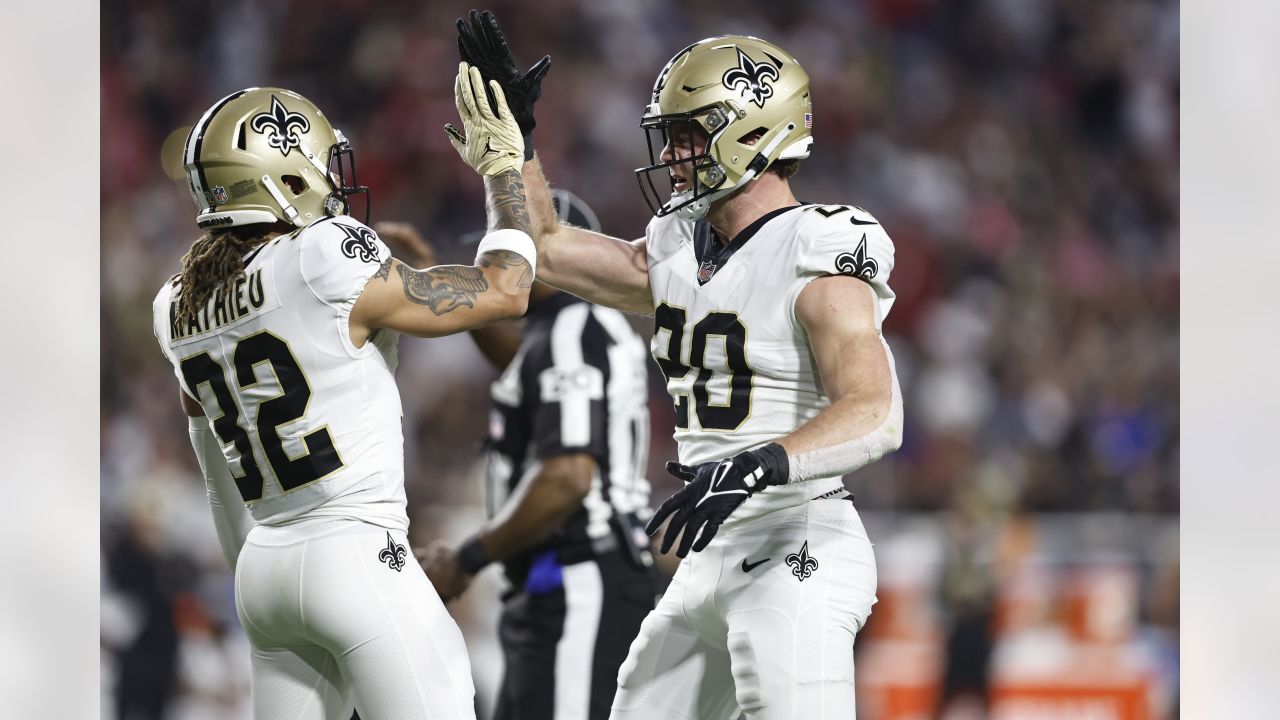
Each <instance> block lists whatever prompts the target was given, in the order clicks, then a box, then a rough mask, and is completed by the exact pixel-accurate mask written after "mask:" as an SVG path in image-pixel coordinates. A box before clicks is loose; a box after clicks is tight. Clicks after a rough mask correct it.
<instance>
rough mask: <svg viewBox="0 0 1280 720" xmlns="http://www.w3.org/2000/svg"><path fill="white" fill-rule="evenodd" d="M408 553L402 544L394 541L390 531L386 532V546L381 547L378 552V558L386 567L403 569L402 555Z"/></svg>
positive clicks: (397, 570)
mask: <svg viewBox="0 0 1280 720" xmlns="http://www.w3.org/2000/svg"><path fill="white" fill-rule="evenodd" d="M408 554H409V551H407V550H405V549H404V546H403V545H401V544H400V543H398V542H396V541H395V539H394V538H392V537H391V533H390V532H388V533H387V546H386V547H384V548H382V551H381V552H379V553H378V560H379V561H381V562H384V563H386V564H387V567H389V568H391V569H392V570H395V571H396V572H400V571H401V570H403V569H404V557H405V555H408Z"/></svg>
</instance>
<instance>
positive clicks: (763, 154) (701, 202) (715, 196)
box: [666, 123, 796, 220]
mask: <svg viewBox="0 0 1280 720" xmlns="http://www.w3.org/2000/svg"><path fill="white" fill-rule="evenodd" d="M795 129H796V124H795V123H787V127H785V128H784V129H783V130H782V132H780V133H778V135H777V136H776V137H775V138H774V139H772V140H770V141H769V144H768V145H765V146H764V148H763V149H762V150H760V152H758V153H756V156H755V157H754V158H752V159H751V162H750V163H748V164H747V171H746V172H744V173H743V174H742V177H741V178H740V179H739V180H738V182H736V183H734V185H733V187H727V188H721V189H719V190H716V191H715V192H712V193H708V194H707V195H703V196H702V197H700V198H698V199H697V200H694V201H693V202H691V203H689V204H688V205H684V206H681V207H680V208H678V209H677V210H676V211H675V213H676V216H677V217H679V218H681V219H682V220H701V219H702V218H704V217H706V216H707V211H708V210H710V209H711V203H713V202H715V201H716V200H719V199H720V198H722V197H726V196H728V195H731V194H733V193H735V192H737V191H738V190H741V189H742V188H744V187H746V186H747V183H749V182H751V181H752V180H755V179H756V176H758V175H759V174H760V173H762V172H764V171H765V168H767V167H769V156H770V155H772V154H773V151H774V150H777V149H778V146H779V145H781V144H782V143H783V141H785V140H786V139H787V137H788V136H790V135H791V133H793V132H795ZM692 193H693V191H692V190H686V191H684V192H683V193H679V194H677V195H676V196H675V197H673V198H671V199H670V200H668V201H667V202H666V207H668V208H669V207H670V206H672V205H673V204H677V203H679V202H682V201H684V200H687V199H688V194H692ZM667 212H670V210H669V209H668V210H667Z"/></svg>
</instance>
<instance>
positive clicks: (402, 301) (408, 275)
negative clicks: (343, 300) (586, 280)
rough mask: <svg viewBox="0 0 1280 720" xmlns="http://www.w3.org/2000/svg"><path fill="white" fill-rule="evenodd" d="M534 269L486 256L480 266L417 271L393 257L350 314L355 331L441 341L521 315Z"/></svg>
mask: <svg viewBox="0 0 1280 720" xmlns="http://www.w3.org/2000/svg"><path fill="white" fill-rule="evenodd" d="M531 284H532V271H531V269H530V268H529V263H528V261H527V260H525V259H524V258H522V257H520V256H519V255H516V254H515V253H509V252H505V251H496V252H491V253H485V255H484V256H483V258H482V263H481V265H478V266H473V265H439V266H436V267H432V268H426V269H423V270H418V269H415V268H411V267H409V266H408V265H405V264H404V263H402V262H400V261H399V260H396V259H395V258H389V259H387V260H386V261H385V262H383V263H382V264H381V265H379V267H378V269H377V271H376V272H374V274H373V277H372V278H370V279H369V282H368V284H367V285H365V288H364V291H363V292H362V293H361V295H360V298H359V299H358V300H357V301H356V304H355V306H354V307H353V308H352V310H351V324H352V327H353V332H354V328H357V327H366V328H387V329H390V330H395V331H396V332H402V333H406V334H409V335H415V336H417V337H437V336H440V335H448V334H450V333H455V332H459V331H462V330H467V329H470V328H473V327H479V326H481V325H485V324H488V323H490V322H494V321H496V320H501V319H504V318H509V317H517V316H519V315H522V314H523V313H524V310H525V307H526V306H527V302H528V292H529V286H530V285H531Z"/></svg>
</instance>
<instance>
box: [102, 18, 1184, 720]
mask: <svg viewBox="0 0 1280 720" xmlns="http://www.w3.org/2000/svg"><path fill="white" fill-rule="evenodd" d="M468 7H469V6H468V5H465V4H457V3H444V2H435V3H422V2H415V3H408V2H374V1H373V0H317V1H315V2H300V1H299V0H265V1H263V2H253V1H251V0H226V1H225V2H222V3H204V2H192V1H191V0H176V1H173V2H159V1H158V0H113V1H112V2H109V3H107V4H106V5H104V6H103V12H102V35H101V43H102V44H101V52H102V56H101V63H102V64H101V90H102V93H101V96H102V115H101V133H102V163H101V203H102V210H101V221H102V253H101V258H102V264H101V267H102V305H101V312H102V316H101V323H102V348H101V352H102V355H101V373H102V377H101V380H102V383H101V385H102V399H101V421H102V422H101V428H102V438H101V441H102V442H101V447H102V512H103V523H102V528H103V530H102V532H103V597H104V601H103V657H104V668H105V670H104V697H110V698H111V700H110V702H111V703H117V702H118V704H116V705H114V707H116V708H117V709H116V714H117V716H118V717H120V718H121V719H122V720H124V719H125V718H130V717H148V718H150V717H162V716H163V715H161V714H156V713H152V712H151V711H150V710H148V709H147V708H149V707H152V706H154V707H158V708H169V709H170V710H171V711H172V710H173V709H174V708H176V707H177V706H178V704H180V705H181V706H182V709H181V711H180V712H178V713H177V714H172V715H170V717H182V718H203V717H210V718H214V717H235V716H238V715H237V713H242V712H243V704H244V692H245V688H246V687H247V685H246V679H245V677H244V657H245V654H246V652H247V651H246V650H245V648H244V647H243V639H242V636H241V635H240V634H238V629H237V628H236V627H235V622H236V621H235V613H234V607H233V605H232V603H231V602H230V597H231V594H230V593H231V591H230V579H229V577H228V575H227V572H226V570H225V563H224V562H223V560H222V558H221V555H220V554H219V552H218V549H217V544H216V543H215V542H214V541H213V530H212V526H211V523H210V522H209V521H208V515H207V509H206V508H205V506H204V497H203V486H202V483H201V482H200V480H199V475H198V469H197V468H196V466H195V462H194V457H193V454H192V452H191V450H190V447H189V444H188V440H187V431H186V424H185V422H184V420H183V416H182V414H181V411H180V410H179V407H178V401H177V386H176V383H175V380H174V378H173V376H172V373H171V371H170V369H169V367H168V365H167V364H166V363H165V361H164V359H163V358H162V356H161V355H160V353H159V351H158V349H157V347H156V346H155V340H154V338H153V337H152V333H151V330H150V300H151V298H152V297H153V296H154V293H155V291H156V290H157V288H158V287H159V285H160V283H162V282H163V281H164V280H165V279H166V278H168V277H169V276H170V275H172V274H173V273H174V272H176V271H177V269H178V261H179V259H180V257H181V256H182V254H183V253H184V252H185V251H186V249H187V247H188V246H189V245H190V242H191V241H192V240H194V239H195V237H196V236H197V232H196V228H195V226H194V222H193V218H194V212H193V206H192V204H191V200H190V198H189V196H188V194H187V192H186V191H185V189H184V188H183V187H182V186H181V185H180V184H178V183H175V182H174V181H171V180H169V179H167V178H166V177H165V175H164V173H163V172H162V170H161V165H160V147H161V144H162V143H163V142H164V140H165V139H166V137H168V136H169V135H170V133H171V132H173V131H175V130H176V129H178V128H181V127H183V126H187V125H190V124H191V123H193V122H194V121H195V119H196V118H197V117H198V116H199V114H200V113H201V112H203V110H204V109H205V108H206V107H207V106H208V105H209V104H211V103H212V102H213V101H214V100H216V99H217V98H219V97H221V96H223V95H225V94H227V93H228V92H231V91H233V90H236V89H239V88H242V87H247V86H253V85H274V86H281V87H287V88H290V89H293V90H296V91H298V92H300V93H302V94H303V95H306V96H307V97H308V98H310V99H311V100H313V101H314V102H315V103H316V104H317V105H319V107H320V108H322V109H323V110H324V111H325V112H326V113H327V115H328V116H329V118H330V120H331V121H332V122H333V124H334V125H335V126H336V127H338V128H340V129H342V130H343V131H344V133H345V134H346V135H347V136H348V137H349V138H350V139H351V140H352V142H353V144H354V146H355V148H356V160H357V170H358V176H359V180H360V182H361V183H363V184H368V185H370V186H371V187H372V188H373V195H372V200H373V205H372V208H373V219H375V220H391V219H394V220H402V221H408V222H412V223H414V224H415V225H416V226H418V227H419V228H420V229H421V230H422V231H423V232H424V234H425V235H426V236H427V237H428V238H429V239H431V240H432V241H433V242H434V244H435V245H436V247H437V249H438V252H439V255H440V257H441V259H442V261H445V262H457V261H466V262H469V260H470V256H469V251H468V249H467V248H465V247H462V246H461V245H459V244H458V243H456V241H455V240H456V238H458V237H459V236H461V235H464V234H467V233H470V232H473V231H475V230H477V229H479V228H480V227H481V226H482V225H483V209H482V203H483V189H482V186H481V183H480V181H479V180H478V179H477V178H476V177H475V175H474V174H473V173H472V172H471V171H470V170H469V169H468V168H467V167H466V166H465V165H463V164H462V163H461V162H460V161H459V160H458V158H457V157H456V154H455V153H454V151H453V149H452V148H451V147H450V146H449V143H448V142H447V140H446V138H445V135H444V133H443V132H442V130H441V127H442V125H443V124H444V123H445V122H447V121H450V120H454V119H455V115H456V113H455V110H454V104H453V92H452V80H453V76H454V73H455V71H456V64H457V50H456V46H455V40H454V37H455V33H454V29H453V21H454V19H455V18H456V17H458V16H460V15H462V14H463V13H464V12H465V11H466V10H467V9H468ZM488 7H489V9H492V10H494V11H495V13H496V14H497V15H498V17H499V18H500V20H501V21H502V22H503V24H504V27H505V29H506V30H507V34H508V37H509V39H510V41H511V43H512V46H513V48H514V50H515V52H516V53H517V55H518V56H519V57H520V59H521V60H523V61H524V62H525V63H527V64H531V63H532V62H533V61H535V60H536V59H537V58H539V57H541V55H542V54H544V53H549V54H550V55H551V56H552V68H551V72H550V74H549V75H548V77H547V79H546V81H545V83H544V93H543V97H542V99H541V100H540V101H539V103H538V106H537V113H536V114H537V117H538V121H539V122H538V128H537V131H536V133H535V138H536V144H537V148H538V151H539V154H540V156H541V157H542V160H543V164H544V166H545V168H546V172H547V175H548V177H549V178H550V179H551V181H552V182H553V183H554V184H557V185H561V186H564V187H566V188H569V189H572V190H574V191H575V192H577V193H578V194H579V195H580V196H582V197H583V198H584V199H585V200H587V201H588V203H590V204H591V205H592V206H593V207H594V208H595V210H596V211H597V213H598V215H599V216H600V218H601V219H602V221H603V225H604V229H605V231H606V232H608V233H610V234H613V235H617V236H621V237H625V238H634V237H639V236H640V235H641V234H642V233H643V230H644V225H645V223H646V221H647V220H648V217H649V214H648V210H647V208H646V207H645V204H644V203H643V202H642V200H641V197H640V195H639V190H638V188H637V186H636V183H635V180H634V178H633V177H632V173H631V170H632V169H633V168H636V167H639V166H641V165H643V164H645V163H646V158H647V152H646V148H645V145H644V138H643V132H642V131H641V130H640V128H639V117H640V113H641V110H642V108H643V106H644V104H645V102H647V98H648V95H649V92H650V88H651V87H652V83H653V80H654V77H655V76H656V74H657V72H658V70H659V69H661V67H662V66H663V64H664V63H665V62H666V60H667V59H668V58H669V57H670V56H671V55H672V54H674V53H675V51H677V50H679V49H680V48H682V47H684V46H685V45H687V44H689V43H691V42H693V41H695V40H697V39H700V38H702V37H706V36H710V35H717V34H726V33H744V34H753V35H759V36H763V37H766V38H767V39H770V40H772V41H774V42H776V43H778V44H779V45H781V46H782V47H784V48H786V49H788V50H789V51H790V52H792V53H794V54H795V55H796V56H797V57H798V59H799V60H800V61H801V63H802V64H803V65H804V67H805V68H806V70H807V71H808V72H809V75H810V77H811V78H812V92H813V102H814V126H813V131H814V136H815V145H814V150H813V155H812V156H811V157H810V158H809V159H807V160H805V161H804V163H803V165H802V168H801V170H800V173H799V175H798V176H797V177H796V178H795V179H794V180H793V187H794V188H795V189H796V194H797V196H798V197H799V198H800V199H801V200H803V201H808V202H819V203H852V204H856V205H859V206H861V207H863V208H866V209H867V210H868V211H870V212H871V213H873V214H874V215H875V216H876V217H877V218H878V219H879V220H880V221H881V223H882V224H883V225H884V226H885V228H886V229H887V230H888V232H889V234H890V236H891V237H892V238H893V240H894V242H895V245H896V248H897V255H896V263H895V268H894V271H893V276H892V280H891V282H892V285H893V287H894V289H895V290H896V292H897V294H898V301H897V303H896V304H895V306H894V310H893V314H892V315H891V316H890V317H889V318H888V320H887V322H886V324H885V332H886V335H887V337H888V338H889V341H890V343H891V345H892V346H893V349H894V353H895V356H896V359H897V366H898V372H899V375H900V378H901V382H902V387H903V393H904V397H905V398H906V402H907V416H906V430H905V440H904V444H903V447H902V449H901V451H899V452H898V453H897V454H896V455H895V456H893V458H892V459H891V460H886V461H882V462H880V463H878V464H876V465H875V466H872V467H871V468H868V469H867V470H866V471H864V472H862V473H859V475H858V476H857V478H856V479H851V480H850V481H849V482H850V485H851V488H852V489H853V490H854V492H855V494H856V495H857V497H858V504H859V506H860V507H861V508H864V509H865V510H866V511H867V512H868V513H876V512H881V513H885V514H886V515H887V516H894V515H896V514H906V513H913V514H917V513H919V514H933V516H935V517H939V518H947V519H946V520H940V521H938V524H939V526H940V527H944V526H945V527H949V528H951V530H948V531H947V532H952V531H955V532H961V533H962V534H964V535H965V536H966V537H969V536H972V535H974V533H973V532H971V531H968V530H963V531H961V530H955V528H956V527H968V526H973V527H977V528H988V529H989V528H992V527H1005V526H1006V524H1008V523H1012V522H1015V521H1016V519H1018V518H1027V517H1032V516H1039V515H1040V514H1044V513H1054V514H1061V513H1132V514H1138V515H1139V516H1142V517H1148V516H1156V517H1168V518H1173V517H1176V514H1177V512H1178V502H1179V499H1178V407H1179V395H1178V393H1179V386H1178V246H1179V242H1178V186H1179V177H1178V162H1179V155H1178V140H1179V128H1178V102H1179V77H1178V43H1179V38H1178V4H1177V3H1176V2H1170V1H1161V0H1130V1H1127V2H1109V1H1107V0H866V1H865V2H855V1H853V0H796V1H794V2H785V3H784V2H777V1H776V0H739V1H738V2H733V3H727V2H726V3H717V2H702V3H681V2H676V1H675V0H643V1H637V0H594V1H588V0H543V1H542V2H538V3H516V2H492V3H490V4H489V6H488ZM635 324H636V326H637V328H638V329H640V330H641V331H642V332H651V331H652V324H651V322H650V321H648V320H647V319H641V318H636V319H635ZM401 357H402V360H401V369H400V373H399V374H400V384H401V393H402V396H403V400H404V406H405V413H406V441H407V447H406V457H407V462H408V467H407V474H406V476H407V484H408V492H409V497H410V505H411V508H410V517H411V519H412V521H413V522H414V530H413V532H414V537H415V538H417V539H418V540H421V541H425V540H428V539H430V538H432V537H440V536H444V537H457V536H458V535H461V534H464V533H465V532H466V530H467V529H468V527H469V526H468V525H467V523H474V522H475V521H476V520H477V519H478V517H479V512H480V507H481V500H482V490H481V487H480V483H479V482H477V481H476V479H475V461H476V458H477V451H478V447H479V441H480V439H481V438H482V437H483V435H484V433H485V430H486V427H487V418H488V383H489V382H490V381H491V380H492V379H493V374H492V373H491V372H490V371H489V370H488V368H487V366H486V365H485V364H484V363H483V361H481V359H480V356H479V355H478V353H477V352H476V351H475V349H474V348H473V347H472V345H471V344H470V341H469V339H468V338H465V337H454V338H445V339H441V340H432V341H413V340H406V341H404V342H402V343H401ZM652 370H653V380H654V382H652V383H651V388H652V390H651V403H650V405H651V413H652V417H653V432H652V433H651V435H652V437H653V438H654V441H653V446H652V448H651V453H650V465H649V467H650V468H651V472H650V475H651V478H650V479H651V480H652V481H653V483H654V492H655V495H658V496H662V497H665V495H666V494H667V493H669V492H670V491H671V490H673V489H674V481H672V480H670V479H668V478H664V477H659V473H660V468H661V467H662V461H663V460H666V459H669V458H671V457H674V447H673V445H672V443H671V440H670V431H671V426H672V412H671V407H670V402H669V400H668V399H667V397H666V395H665V392H664V390H663V388H662V387H661V385H660V383H659V382H658V378H659V375H658V373H657V369H656V367H655V368H653V369H652ZM660 499H661V497H657V498H655V500H660ZM957 518H959V519H957ZM977 534H978V535H981V534H982V533H981V532H978V533H977ZM952 547H953V548H954V547H956V545H954V544H953V545H952ZM1167 555H1168V554H1167V553H1166V556H1167ZM971 561H972V558H969V559H968V560H966V559H965V558H952V561H951V562H947V561H942V562H940V564H939V567H940V568H944V569H943V570H940V571H939V572H940V573H941V574H942V576H943V577H942V579H941V580H939V587H940V588H941V590H940V592H939V594H938V595H937V598H938V601H939V607H940V610H941V611H942V613H943V614H944V615H946V616H954V617H955V618H956V619H957V626H959V627H963V628H966V630H965V631H966V632H971V633H972V632H974V631H972V630H969V629H967V628H968V627H969V626H967V625H963V623H964V622H965V621H966V620H968V621H972V619H973V618H978V625H977V626H978V628H979V629H978V630H977V631H976V633H977V635H979V636H981V635H982V634H983V628H985V627H986V625H985V623H986V622H987V620H985V619H984V618H986V616H985V615H983V613H984V612H989V611H990V607H988V608H987V609H986V610H984V609H983V608H981V607H975V606H974V605H973V602H974V601H975V598H982V597H988V596H989V595H990V594H991V593H989V592H987V591H985V590H982V589H981V588H979V589H976V590H975V589H974V588H973V587H972V584H969V585H966V583H965V582H963V578H965V577H966V575H965V573H964V566H965V563H966V562H971ZM1165 561H1166V562H1167V563H1172V566H1173V570H1172V572H1174V573H1175V575H1174V577H1175V581H1174V587H1175V590H1176V553H1173V557H1172V559H1171V560H1169V558H1168V557H1166V558H1165ZM885 562H886V560H885V558H883V557H882V558H881V563H885ZM1142 562H1143V563H1146V562H1147V561H1146V560H1143V561H1142ZM957 563H958V565H957ZM1140 566H1141V567H1142V573H1141V578H1142V584H1141V588H1143V589H1142V591H1141V592H1142V594H1143V596H1144V597H1146V596H1148V595H1149V594H1150V590H1151V587H1152V585H1153V584H1156V583H1157V582H1158V581H1157V580H1156V578H1158V577H1165V576H1166V575H1167V573H1168V572H1169V567H1168V566H1161V567H1160V568H1154V567H1149V566H1148V565H1143V564H1141V563H1140ZM957 568H958V569H957ZM1161 572H1164V573H1165V575H1161ZM970 574H971V575H972V573H970ZM977 576H982V577H988V582H996V581H997V580H998V579H999V578H998V577H996V576H995V575H992V574H990V573H986V574H984V573H983V572H978V573H977ZM1166 582H1167V581H1166ZM477 594H480V593H477V592H476V591H474V590H473V591H472V593H470V595H477ZM469 602H470V604H467V603H463V604H461V605H459V606H458V608H456V614H457V615H458V616H459V620H460V622H462V623H463V625H464V629H467V628H468V623H471V624H473V625H474V627H475V628H476V629H477V632H479V629H481V628H483V627H484V626H486V625H488V624H491V621H492V616H491V615H489V614H487V612H488V611H487V610H486V607H487V606H485V605H483V602H485V600H484V599H483V598H476V599H475V600H472V601H469ZM1173 602H1174V605H1175V607H1174V610H1173V611H1172V616H1170V615H1169V612H1168V611H1167V609H1166V610H1165V611H1164V612H1163V613H1160V612H1154V614H1155V615H1161V617H1162V618H1163V619H1158V620H1157V619H1153V618H1150V617H1147V616H1148V615H1151V614H1152V612H1153V611H1149V610H1145V609H1140V610H1139V611H1138V612H1140V613H1142V614H1143V619H1144V622H1145V621H1148V620H1149V621H1151V622H1157V623H1163V625H1164V626H1166V627H1169V628H1172V631H1173V632H1174V633H1175V634H1176V627H1177V613H1176V592H1175V595H1174V600H1173ZM1143 607H1144V608H1145V607H1147V606H1146V605H1143ZM969 624H970V625H972V624H973V623H972V622H970V623H969ZM471 637H472V635H471V634H469V635H468V638H469V641H470V638H471ZM955 642H956V643H959V644H961V645H963V644H964V643H965V642H970V643H972V641H966V639H965V638H964V637H960V638H957V639H956V640H955ZM476 652H485V650H483V649H481V650H477V651H476ZM979 664H985V662H983V663H979ZM148 668H151V669H152V670H153V671H152V672H145V670H147V669H148ZM155 668H163V670H164V672H159V673H158V672H154V669H155ZM949 677H950V676H948V678H949ZM948 682H950V680H948ZM126 691H127V692H126ZM149 703H150V704H149ZM126 704H131V705H130V707H124V705H126ZM104 707H107V706H105V705H104ZM157 713H158V711H157ZM104 716H106V715H104Z"/></svg>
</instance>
